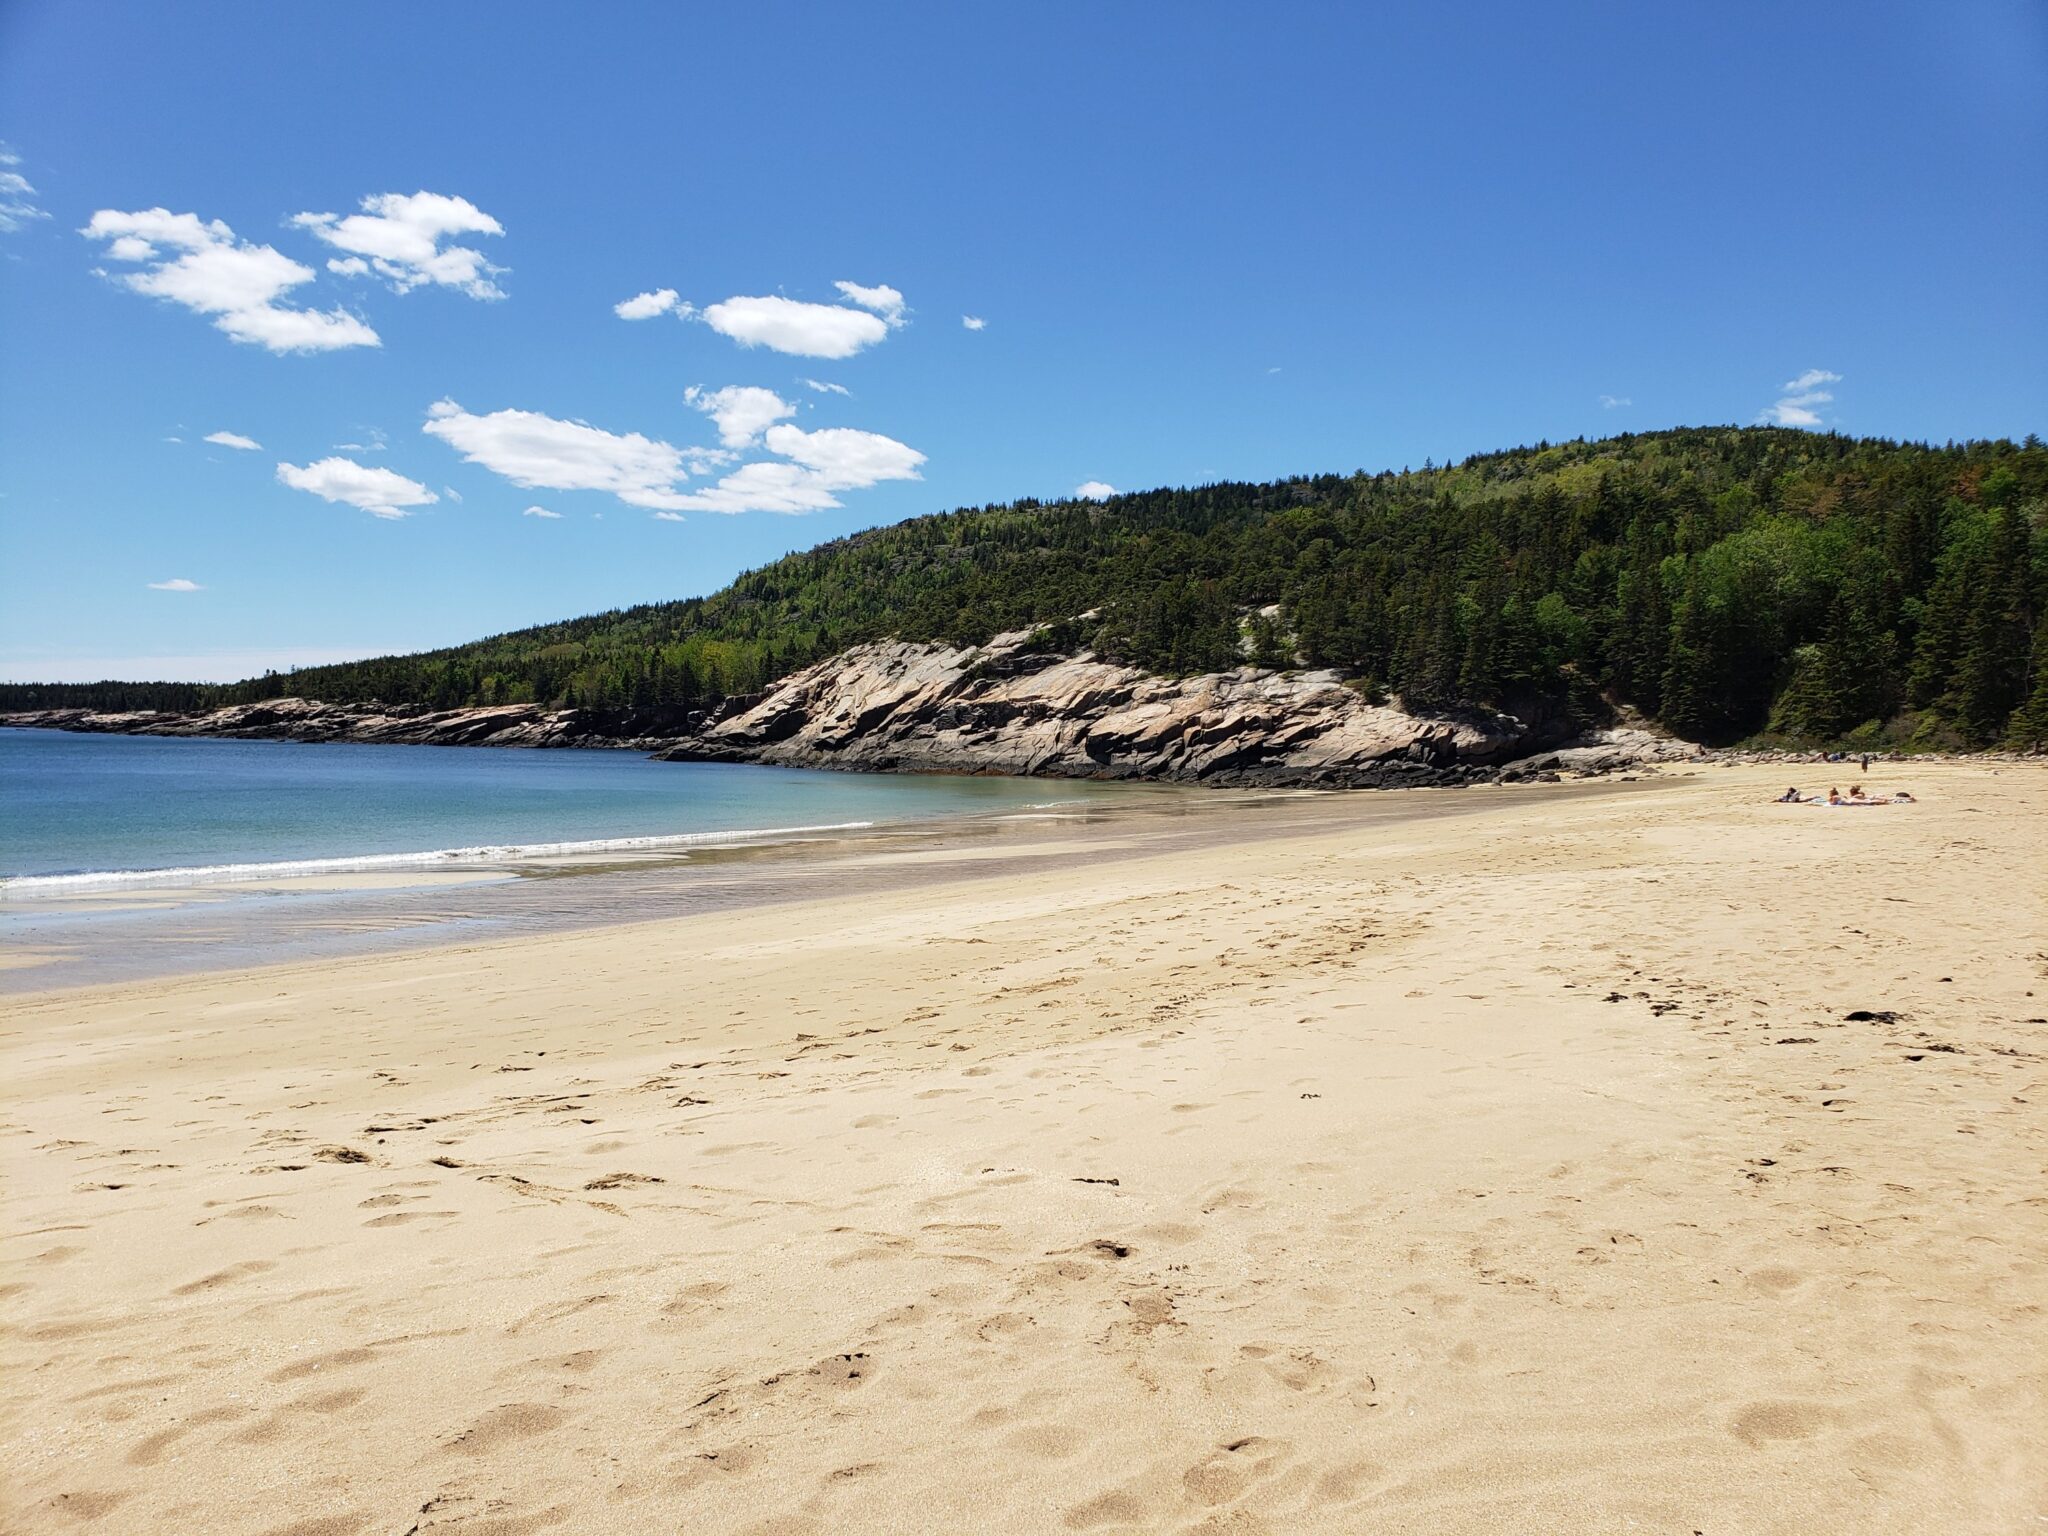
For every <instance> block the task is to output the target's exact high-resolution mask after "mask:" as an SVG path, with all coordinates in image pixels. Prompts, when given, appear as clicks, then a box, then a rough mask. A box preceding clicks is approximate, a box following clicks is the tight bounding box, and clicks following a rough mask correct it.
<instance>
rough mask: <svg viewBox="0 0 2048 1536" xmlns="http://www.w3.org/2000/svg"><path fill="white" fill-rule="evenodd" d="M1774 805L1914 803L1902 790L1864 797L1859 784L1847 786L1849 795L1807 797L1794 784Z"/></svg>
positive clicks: (1833, 793)
mask: <svg viewBox="0 0 2048 1536" xmlns="http://www.w3.org/2000/svg"><path fill="white" fill-rule="evenodd" d="M1776 803H1777V804H1779V805H1912V804H1914V803H1915V801H1914V799H1913V797H1912V796H1911V795H1909V794H1908V793H1906V791H1905V790H1903V789H1902V790H1899V791H1897V792H1896V793H1894V794H1889V795H1866V794H1865V793H1863V786H1862V785H1861V784H1852V785H1850V786H1849V793H1848V794H1846V795H1845V794H1843V793H1842V792H1841V791H1840V790H1839V789H1830V790H1829V791H1828V792H1827V794H1826V795H1807V794H1801V793H1800V790H1799V786H1798V785H1796V784H1795V785H1793V786H1792V787H1791V788H1790V789H1788V790H1786V791H1785V793H1783V794H1782V795H1780V796H1778V799H1777V802H1776Z"/></svg>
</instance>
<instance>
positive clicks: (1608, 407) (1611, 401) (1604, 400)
mask: <svg viewBox="0 0 2048 1536" xmlns="http://www.w3.org/2000/svg"><path fill="white" fill-rule="evenodd" d="M1634 404H1635V401H1633V400H1631V399H1629V397H1628V396H1627V395H1602V396H1601V397H1600V409H1601V410H1603V411H1618V410H1620V409H1621V408H1622V407H1623V406H1624V405H1634Z"/></svg>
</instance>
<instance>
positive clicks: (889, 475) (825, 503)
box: [675, 424, 925, 512]
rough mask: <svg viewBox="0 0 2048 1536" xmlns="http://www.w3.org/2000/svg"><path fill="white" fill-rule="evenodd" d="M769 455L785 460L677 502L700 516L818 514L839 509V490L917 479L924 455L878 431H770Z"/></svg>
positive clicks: (745, 469)
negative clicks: (753, 513)
mask: <svg viewBox="0 0 2048 1536" xmlns="http://www.w3.org/2000/svg"><path fill="white" fill-rule="evenodd" d="M763 440H764V442H765V443H766V446H767V448H768V451H769V452H770V453H775V454H779V455H781V461H777V460H774V459H762V460H758V461H756V462H755V463H752V464H742V465H741V466H740V467H739V468H738V469H736V470H734V471H733V472H732V473H731V474H729V475H727V476H725V478H723V479H722V480H720V481H719V482H718V484H717V485H715V486H713V487H711V488H710V489H709V490H705V491H698V492H694V493H692V494H690V495H687V496H680V497H678V498H676V501H675V505H676V506H678V507H686V508H689V509H691V510H693V511H698V512H818V511H824V510H827V509H829V508H832V507H837V506H839V505H841V502H840V501H839V498H838V497H837V496H836V495H834V494H833V493H834V492H836V491H854V490H865V489H866V488H867V487H869V486H871V485H878V484H880V483H881V482H882V481H884V480H919V479H922V478H923V476H921V475H920V474H919V473H918V466H919V465H921V464H923V463H924V462H925V456H924V455H923V454H921V453H919V452H918V451H917V450H916V449H915V448H912V447H909V446H908V445H906V444H904V443H899V442H897V441H896V440H895V439H894V438H891V437H884V436H882V435H881V434H880V433H879V432H858V431H855V430H853V429H852V428H849V427H830V428H826V429H824V430H822V431H818V432H806V431H804V430H803V429H802V428H801V427H793V426H789V425H786V424H785V425H781V426H774V427H770V428H769V429H768V430H767V432H766V433H764V434H763Z"/></svg>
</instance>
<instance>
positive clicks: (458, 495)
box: [441, 485, 462, 507]
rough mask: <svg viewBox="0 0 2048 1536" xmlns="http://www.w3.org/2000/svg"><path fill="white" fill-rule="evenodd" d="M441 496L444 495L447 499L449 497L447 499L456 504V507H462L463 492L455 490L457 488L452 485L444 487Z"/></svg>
mask: <svg viewBox="0 0 2048 1536" xmlns="http://www.w3.org/2000/svg"><path fill="white" fill-rule="evenodd" d="M441 494H442V495H443V496H446V497H447V498H448V499H449V500H450V501H452V502H454V503H455V505H457V506H458V507H459V506H461V505H462V492H460V491H458V490H457V489H455V487H454V486H452V485H444V486H442V487H441Z"/></svg>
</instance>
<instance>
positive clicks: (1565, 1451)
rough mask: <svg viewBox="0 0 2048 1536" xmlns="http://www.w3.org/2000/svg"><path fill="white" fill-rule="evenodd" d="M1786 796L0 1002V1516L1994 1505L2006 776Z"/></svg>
mask: <svg viewBox="0 0 2048 1536" xmlns="http://www.w3.org/2000/svg"><path fill="white" fill-rule="evenodd" d="M1818 771H1819V772H1822V773H1825V772H1827V770H1818ZM1786 781H1787V780H1786V770H1785V769H1783V768H1768V769H1764V768H1758V769H1722V768H1711V767H1709V768H1701V769H1698V770H1695V771H1691V772H1673V773H1668V774H1666V775H1664V776H1663V777H1660V778H1658V779H1656V780H1654V781H1653V782H1649V783H1637V784H1616V785H1614V786H1612V787H1611V789H1606V790H1597V791H1593V792H1590V793H1589V792H1586V791H1583V790H1578V789H1572V788H1569V787H1567V788H1562V789H1553V788H1547V787H1543V786H1524V787H1519V788H1514V789H1486V790H1471V791H1466V792H1463V793H1464V796H1465V798H1463V799H1461V800H1460V801H1459V810H1460V814H1457V815H1451V816H1443V815H1437V816H1430V817H1426V818H1418V819H1416V820H1415V821H1413V822H1412V823H1404V822H1402V821H1400V820H1397V819H1396V820H1389V819H1387V818H1384V817H1382V818H1380V819H1378V820H1371V821H1365V822H1361V821H1359V820H1358V819H1357V812H1356V809H1355V808H1356V807H1359V806H1361V805H1365V804H1368V803H1369V804H1372V805H1375V806H1383V805H1384V804H1385V799H1384V797H1369V798H1368V799H1354V798H1348V797H1341V796H1331V797H1326V798H1323V799H1320V800H1317V801H1315V802H1314V803H1313V806H1312V808H1311V809H1310V810H1308V811H1305V812H1303V813H1302V814H1303V815H1304V816H1306V817H1307V818H1308V820H1307V822H1306V823H1305V825H1304V828H1303V829H1302V830H1300V831H1299V832H1298V833H1297V832H1290V833H1289V834H1288V835H1287V836H1285V837H1280V838H1274V837H1262V838H1259V839H1249V838H1245V837H1242V836H1240V835H1238V834H1237V832H1236V831H1235V830H1234V824H1235V821H1236V820H1241V819H1242V817H1241V816H1240V814H1239V812H1238V811H1236V810H1233V809H1232V808H1230V807H1228V806H1224V805H1221V804H1219V806H1218V807H1217V808H1216V810H1215V811H1214V813H1213V820H1214V835H1213V837H1212V838H1210V839H1209V840H1208V841H1207V842H1206V843H1200V842H1198V843H1196V844H1195V845H1192V846H1188V847H1182V848H1179V849H1177V850H1176V851H1174V852H1172V853H1170V854H1167V855H1160V854H1152V855H1150V856H1148V855H1147V854H1145V852H1144V851H1143V850H1142V849H1139V850H1134V851H1133V852H1132V853H1130V854H1129V855H1128V856H1123V855H1119V856H1116V857H1107V858H1105V857H1097V858H1094V859H1080V858H1076V857H1073V856H1072V855H1070V854H1065V853H1052V852H1049V853H1048V855H1047V856H1046V857H1044V858H1039V859H1032V860H1028V861H1025V862H1024V863H1021V864H1019V863H1016V862H1014V861H1013V862H1011V863H1010V864H1007V865H1005V866H1004V867H1003V869H1002V871H1001V872H1000V874H995V875H992V874H991V873H990V871H989V870H987V869H985V868H979V867H977V864H976V862H975V861H974V860H973V859H971V858H968V859H961V858H951V859H948V858H943V857H941V858H936V859H933V860H930V861H929V862H930V869H929V871H928V872H926V873H925V874H924V875H922V876H920V879H919V880H918V881H917V882H916V883H913V884H912V885H910V886H908V887H897V888H892V889H889V890H887V891H883V892H879V893H873V894H869V895H866V896H864V897H861V898H860V899H839V900H834V901H821V902H812V903H808V904H796V905H782V906H778V907H775V908H773V909H762V910H753V911H746V910H742V911H723V912H715V913H710V914H706V915H702V916H693V917H687V918H678V919H673V920H669V921H665V922H660V923H654V924H642V925H636V926H624V927H612V928H604V929H596V930H591V931H585V932H580V933H568V934H560V935H555V936H551V937H546V938H540V939H532V938H526V939H521V940H519V941H517V942H515V943H497V944H487V945H471V946H468V947H464V948H443V949H439V950H434V951H430V952H421V951H414V952H410V953H404V954H393V955H383V956H379V957H376V958H369V959H364V958H354V959H347V960H337V961H328V962H319V963H308V964H300V965H293V966H291V967H287V968H278V969H272V970H267V971H257V972H245V973H241V974H228V975H212V976H201V977H186V978H181V979H176V980H172V981H162V982H155V983H151V984H149V985H146V986H145V985H130V986H123V987H119V988H106V989H100V990H95V991H71V992H52V993H44V994H39V995H31V996H28V997H26V998H21V999H16V1000H14V1001H13V1002H11V1003H10V1005H9V1008H8V1022H7V1024H6V1029H5V1035H4V1040H0V1081H4V1083H5V1089H4V1092H5V1095H6V1098H7V1108H6V1118H5V1124H4V1129H5V1133H6V1140H5V1141H4V1142H0V1147H4V1171H5V1177H6V1216H5V1224H4V1225H5V1231H4V1236H5V1246H4V1248H0V1253H4V1255H5V1263H6V1270H5V1276H4V1281H5V1297H6V1302H5V1311H4V1319H5V1332H4V1338H0V1346H4V1353H0V1405H4V1409H5V1412H6V1415H7V1422H6V1425H5V1434H6V1447H7V1449H6V1459H7V1468H6V1484H5V1489H4V1493H0V1508H4V1511H5V1514H4V1518H0V1528H4V1529H6V1530H7V1531H10V1532H52V1531H54V1532H68V1531H94V1532H108V1533H124V1536H125V1533H130V1532H143V1533H156V1532H175V1533H183V1532H194V1533H199V1532H204V1533H207V1536H238V1533H271V1536H284V1533H287V1532H288V1533H292V1536H359V1533H360V1536H406V1533H408V1532H411V1533H427V1532H457V1533H461V1536H515V1533H523V1532H539V1531H561V1532H573V1533H584V1532H604V1533H609V1532H623V1533H640V1532H650V1533H651V1532H660V1533H679V1532H680V1533H690V1536H696V1533H706V1532H727V1531H732V1532H741V1531H745V1532H760V1533H767V1532H788V1533H797V1532H817V1533H836V1532H846V1531H904V1532H922V1531H932V1532H967V1531H1017V1532H1036V1531H1046V1532H1063V1531H1094V1532H1111V1531H1194V1530H1202V1531H1217V1532H1225V1531H1228V1532H1260V1531H1271V1532H1286V1531H1343V1532H1352V1531H1358V1532H1390V1533H1391V1532H1436V1531H1446V1532H1507V1531H1512V1532H1517V1533H1528V1532H1550V1531H1560V1532H1563V1531H1571V1532H1577V1531H1585V1532H1601V1533H1605V1532H1620V1531H1630V1530H1639V1531H1645V1532H1668V1533H1673V1536H1688V1533H1692V1532H1704V1533H1707V1536H1736V1533H1745V1532H1786V1533H1793V1532H1831V1533H1835V1532H1873V1533H1875V1532H1886V1533H1891V1532H1916V1531H1940V1532H1951V1533H1962V1532H2020V1531H2042V1530H2048V1310H2044V1309H2048V1178H2044V1157H2048V1120H2044V1110H2048V1081H2044V1075H2048V1074H2044V1057H2048V1023H2044V1022H2043V1019H2044V1017H2048V771H2042V770H2040V769H2037V768H2029V767H2024V766H2014V765H2006V766H2005V767H2004V768H2003V769H2002V770H2001V769H1995V768H1993V767H1990V766H1926V767H1920V768H1915V769H1913V770H1912V771H1911V772H1910V775H1908V776H1907V777H1906V782H1907V783H1908V784H1909V785H1910V787H1911V788H1913V789H1915V790H1916V791H1918V792H1920V793H1921V794H1922V795H1923V797H1924V798H1923V800H1922V803H1920V804H1919V805H1917V806H1911V807H1894V808H1887V809H1882V810H1852V811H1827V810H1819V809H1812V808H1804V807H1800V808H1794V807H1785V806H1776V805H1771V804H1768V803H1766V802H1767V800H1768V798H1769V796H1770V795H1771V794H1773V793H1775V792H1777V791H1778V790H1779V789H1781V788H1782V787H1783V784H1784V783H1785V782H1786ZM1826 782H1827V781H1826V780H1825V779H1824V778H1823V779H1817V780H1816V779H1812V778H1811V777H1810V775H1809V780H1808V781H1807V787H1808V788H1819V789H1825V788H1826ZM1845 787H1846V784H1845ZM1878 787H1880V788H1888V787H1892V786H1891V784H1890V782H1889V780H1880V781H1879V784H1878ZM1423 793H1424V794H1430V793H1439V794H1440V793H1442V792H1423ZM1418 803H1419V802H1418ZM1433 803H1434V802H1433ZM1197 814H1206V813H1199V812H1198V813H1197ZM1117 836H1118V833H1117V831H1116V828H1115V825H1114V819H1113V818H1112V819H1111V821H1110V822H1109V823H1108V824H1106V825H1105V826H1104V827H1102V828H1095V829H1081V830H1077V829H1076V828H1075V827H1074V826H1073V825H1072V824H1070V823H1063V822H1051V823H1048V825H1047V828H1046V838H1047V841H1048V842H1055V841H1056V842H1057V843H1059V844H1061V845H1076V844H1086V843H1087V842H1088V841H1089V839H1091V838H1102V839H1109V840H1113V839H1114V838H1115V837H1117ZM1858 1010H1862V1011H1865V1012H1866V1013H1874V1014H1876V1015H1877V1017H1874V1018H1873V1017H1865V1018H1861V1019H1852V1018H1851V1017H1850V1015H1851V1014H1852V1013H1853V1012H1855V1011H1858Z"/></svg>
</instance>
